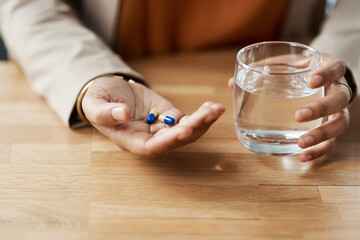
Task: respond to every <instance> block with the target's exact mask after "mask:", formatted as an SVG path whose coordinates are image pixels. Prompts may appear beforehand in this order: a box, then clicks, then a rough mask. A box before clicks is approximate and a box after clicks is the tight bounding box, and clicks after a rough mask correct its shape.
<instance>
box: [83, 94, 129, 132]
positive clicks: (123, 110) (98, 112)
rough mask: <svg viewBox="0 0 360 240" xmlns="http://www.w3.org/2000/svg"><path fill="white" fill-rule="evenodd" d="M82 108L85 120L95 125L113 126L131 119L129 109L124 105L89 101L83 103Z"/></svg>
mask: <svg viewBox="0 0 360 240" xmlns="http://www.w3.org/2000/svg"><path fill="white" fill-rule="evenodd" d="M84 105H85V106H84ZM83 106H84V107H83V109H86V111H84V112H85V115H86V117H87V119H88V120H89V121H90V122H91V123H92V124H95V125H100V126H115V125H118V124H122V123H125V122H128V121H129V120H130V117H131V111H130V108H129V107H128V106H127V105H126V104H125V103H115V102H105V101H103V100H96V99H92V100H90V99H89V100H88V101H87V102H83Z"/></svg>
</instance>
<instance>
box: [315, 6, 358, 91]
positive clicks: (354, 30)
mask: <svg viewBox="0 0 360 240" xmlns="http://www.w3.org/2000/svg"><path fill="white" fill-rule="evenodd" d="M312 46H313V47H314V48H316V49H318V50H319V51H321V52H323V53H328V54H331V55H333V56H336V57H338V58H340V59H342V60H343V61H344V62H345V63H346V65H347V66H348V67H349V68H350V69H351V71H352V73H353V75H354V77H355V81H356V83H357V86H360V1H358V0H340V1H339V2H338V4H337V6H336V8H335V10H334V11H333V12H332V13H331V14H330V17H329V18H328V19H327V21H326V22H325V24H324V26H323V29H322V32H321V33H320V35H319V36H318V37H317V38H316V39H315V40H314V41H313V42H312ZM358 92H359V91H358Z"/></svg>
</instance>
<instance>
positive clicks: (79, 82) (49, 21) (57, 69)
mask: <svg viewBox="0 0 360 240" xmlns="http://www.w3.org/2000/svg"><path fill="white" fill-rule="evenodd" d="M0 31H1V35H2V37H3V39H4V42H5V44H6V46H7V49H8V52H9V55H10V57H11V58H12V59H13V60H15V61H16V62H17V63H18V64H19V66H20V67H21V69H22V70H23V72H24V74H25V75H26V77H27V78H28V80H29V81H30V83H31V86H32V87H33V89H34V90H35V91H36V92H37V93H39V94H41V95H42V96H43V97H44V98H45V99H46V101H47V102H48V103H49V105H50V106H51V107H52V108H53V109H54V110H55V112H56V113H57V114H58V115H59V116H60V118H61V119H62V120H63V122H64V123H65V124H66V125H70V124H69V120H70V114H71V112H72V110H73V108H74V104H75V102H76V98H77V96H78V93H79V92H80V90H81V88H82V87H83V86H84V85H85V84H86V83H87V82H88V81H89V80H91V79H93V78H95V77H98V76H101V75H104V74H111V73H117V74H123V75H128V76H129V77H133V78H138V79H141V76H140V75H139V74H137V73H136V72H134V71H133V70H131V69H130V68H129V67H128V66H127V65H126V64H125V63H124V62H123V61H122V60H121V59H120V58H119V57H118V56H117V55H116V54H114V53H113V52H112V51H111V50H110V49H109V48H108V47H107V46H106V45H105V44H104V43H103V42H102V40H101V39H100V38H99V37H98V36H96V35H95V34H94V33H93V32H91V31H90V30H88V29H87V28H86V27H84V26H83V25H82V24H81V23H80V22H79V21H78V20H77V19H76V17H75V16H74V14H73V13H72V11H71V9H70V8H69V7H68V6H67V5H66V4H64V3H63V2H61V1H60V0H0Z"/></svg>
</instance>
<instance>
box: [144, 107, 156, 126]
mask: <svg viewBox="0 0 360 240" xmlns="http://www.w3.org/2000/svg"><path fill="white" fill-rule="evenodd" d="M157 115H158V111H157V110H156V109H155V108H153V109H151V111H150V113H149V115H148V116H147V118H146V122H147V123H148V124H152V123H153V122H155V120H156V117H157Z"/></svg>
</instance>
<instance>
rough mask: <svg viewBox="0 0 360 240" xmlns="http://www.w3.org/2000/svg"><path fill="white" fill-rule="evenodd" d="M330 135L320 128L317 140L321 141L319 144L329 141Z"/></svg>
mask: <svg viewBox="0 0 360 240" xmlns="http://www.w3.org/2000/svg"><path fill="white" fill-rule="evenodd" d="M328 136H329V135H328V133H327V132H326V131H325V129H324V128H322V127H320V128H319V129H318V130H317V139H318V140H319V142H323V141H325V140H327V139H328Z"/></svg>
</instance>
